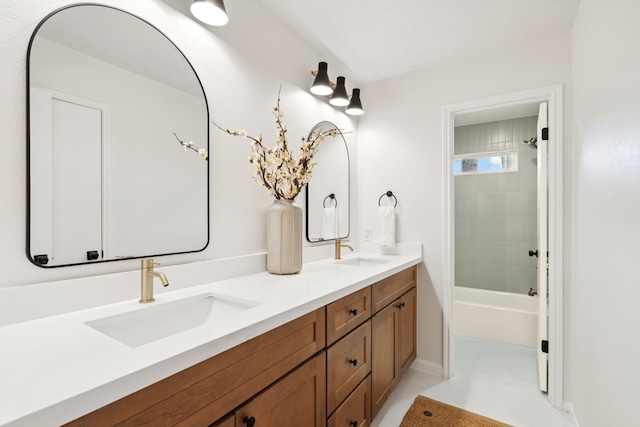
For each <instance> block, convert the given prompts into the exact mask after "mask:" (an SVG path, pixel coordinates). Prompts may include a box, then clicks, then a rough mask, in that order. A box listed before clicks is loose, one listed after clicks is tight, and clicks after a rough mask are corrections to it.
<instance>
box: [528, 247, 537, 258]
mask: <svg viewBox="0 0 640 427" xmlns="http://www.w3.org/2000/svg"><path fill="white" fill-rule="evenodd" d="M534 255H535V256H536V258H538V250H537V249H536V251H535V252H534V251H532V250H531V249H529V256H534Z"/></svg>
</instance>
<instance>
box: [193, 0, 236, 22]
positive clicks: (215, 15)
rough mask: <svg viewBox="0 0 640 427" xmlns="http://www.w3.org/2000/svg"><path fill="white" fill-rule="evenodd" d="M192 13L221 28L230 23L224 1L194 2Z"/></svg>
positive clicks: (196, 0)
mask: <svg viewBox="0 0 640 427" xmlns="http://www.w3.org/2000/svg"><path fill="white" fill-rule="evenodd" d="M191 13H192V14H193V16H195V17H196V18H197V19H198V20H199V21H202V22H204V23H205V24H209V25H215V26H221V25H224V24H226V23H227V22H229V17H228V16H227V10H226V8H225V7H224V0H193V3H191Z"/></svg>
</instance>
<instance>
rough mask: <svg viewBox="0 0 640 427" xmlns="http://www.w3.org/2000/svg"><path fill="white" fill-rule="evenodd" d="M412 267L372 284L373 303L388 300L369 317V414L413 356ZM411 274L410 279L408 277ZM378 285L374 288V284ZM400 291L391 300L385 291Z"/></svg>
mask: <svg viewBox="0 0 640 427" xmlns="http://www.w3.org/2000/svg"><path fill="white" fill-rule="evenodd" d="M415 274H416V269H415V267H413V268H410V269H408V270H405V271H403V272H400V273H398V274H397V275H394V276H391V277H389V278H388V279H385V280H383V281H381V282H379V283H377V284H374V285H372V295H373V301H374V306H376V296H377V297H378V298H377V301H378V302H380V301H386V302H388V304H387V305H386V306H385V307H384V308H380V310H379V311H378V312H377V313H376V314H375V315H374V316H373V317H372V318H371V331H372V336H373V338H372V348H371V363H372V364H371V398H372V405H371V406H372V415H373V417H375V416H376V414H377V413H378V412H379V411H380V408H381V407H382V405H383V404H384V402H385V401H386V400H387V398H388V397H389V395H390V394H391V392H392V391H393V389H394V388H395V386H396V385H397V384H398V381H399V378H400V376H401V375H402V374H403V373H404V371H405V370H407V369H408V368H409V366H410V365H411V363H412V362H413V360H415V358H416V302H417V300H416V297H417V292H416V288H415V283H416V282H415V277H416V276H415ZM411 278H412V280H411ZM380 284H381V285H382V286H381V288H379V289H376V287H377V286H378V285H380ZM399 290H402V291H404V293H403V294H401V295H400V296H398V297H397V298H395V299H393V300H391V299H389V297H388V295H397V294H398V291H399Z"/></svg>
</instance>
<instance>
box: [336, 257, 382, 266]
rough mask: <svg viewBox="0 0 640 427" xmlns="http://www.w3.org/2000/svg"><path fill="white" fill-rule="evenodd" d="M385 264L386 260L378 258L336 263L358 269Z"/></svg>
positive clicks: (347, 260)
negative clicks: (353, 266)
mask: <svg viewBox="0 0 640 427" xmlns="http://www.w3.org/2000/svg"><path fill="white" fill-rule="evenodd" d="M386 262H389V261H388V260H386V259H378V258H350V259H345V260H342V261H339V262H338V263H339V264H343V265H355V266H358V267H375V266H378V265H380V264H384V263H386Z"/></svg>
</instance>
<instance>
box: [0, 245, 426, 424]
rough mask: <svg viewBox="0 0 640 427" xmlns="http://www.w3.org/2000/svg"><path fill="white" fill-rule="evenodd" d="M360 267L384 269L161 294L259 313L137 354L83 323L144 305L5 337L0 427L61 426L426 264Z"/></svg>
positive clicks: (251, 279)
mask: <svg viewBox="0 0 640 427" xmlns="http://www.w3.org/2000/svg"><path fill="white" fill-rule="evenodd" d="M358 257H360V258H376V259H385V260H386V262H384V263H380V264H376V265H367V266H353V265H346V264H341V263H340V262H339V261H335V260H333V259H330V260H323V261H317V262H312V263H308V264H304V266H303V269H302V271H301V272H300V273H298V274H295V275H290V276H278V275H272V274H269V273H259V274H252V275H249V276H243V277H238V278H234V279H229V280H223V281H219V282H214V283H209V284H205V285H199V286H193V287H190V288H185V289H180V290H176V291H174V292H166V293H161V294H156V301H155V302H154V303H152V305H158V304H163V303H167V302H170V301H174V300H179V299H182V298H185V297H189V296H195V295H200V294H204V293H209V292H211V293H213V294H219V295H223V296H228V297H231V298H237V299H240V300H249V301H252V302H255V303H257V304H258V305H256V306H255V307H252V308H250V309H248V310H245V311H243V312H240V313H237V314H233V315H230V316H229V317H228V319H226V320H225V321H224V322H217V321H213V320H207V321H205V322H204V323H203V324H202V325H200V326H198V327H195V328H192V329H189V330H186V331H184V332H181V333H178V334H175V335H172V336H168V337H166V338H162V339H159V340H157V341H153V342H150V343H148V344H145V345H142V346H139V347H135V348H132V347H129V346H127V345H126V344H123V343H121V342H119V341H117V340H115V339H113V338H110V337H108V336H106V335H104V334H102V333H100V332H98V331H96V330H95V329H93V328H91V327H89V326H87V325H86V324H85V322H88V321H91V320H95V319H100V318H103V317H107V316H111V315H115V314H119V313H123V312H128V311H133V310H140V309H144V308H146V307H149V306H150V304H139V303H138V299H134V300H128V301H124V302H119V303H114V304H109V305H105V306H101V307H96V308H90V309H85V310H81V311H74V312H71V313H65V314H60V315H56V316H51V317H45V318H41V319H36V320H32V321H27V322H22V323H17V324H13V325H8V326H3V327H0V347H1V348H2V350H1V351H0V426H4V425H11V426H33V425H38V426H45V425H61V424H64V423H66V422H69V421H71V420H74V419H76V418H78V417H80V416H82V415H84V414H86V413H89V412H91V411H93V410H95V409H98V408H100V407H102V406H104V405H106V404H108V403H111V402H113V401H115V400H117V399H120V398H122V397H124V396H126V395H129V394H131V393H133V392H135V391H137V390H140V389H142V388H144V387H146V386H148V385H150V384H153V383H155V382H157V381H159V380H161V379H163V378H166V377H168V376H170V375H173V374H175V373H177V372H179V371H182V370H184V369H186V368H188V367H190V366H193V365H195V364H197V363H199V362H201V361H203V360H206V359H208V358H210V357H212V356H215V355H216V354H219V353H222V352H224V351H225V350H228V349H229V348H231V347H234V346H236V345H238V344H241V343H243V342H245V341H247V340H249V339H251V338H254V337H256V336H258V335H260V334H263V333H265V332H267V331H269V330H271V329H274V328H276V327H278V326H280V325H282V324H285V323H287V322H289V321H291V320H293V319H296V318H298V317H300V316H301V315H303V314H306V313H308V312H310V311H312V310H315V309H317V308H320V307H322V306H324V305H326V304H329V303H331V302H333V301H335V300H337V299H339V298H342V297H344V296H346V295H349V294H350V293H352V292H355V291H357V290H359V289H362V288H364V287H366V286H368V285H371V284H373V283H375V282H377V281H379V280H381V279H384V278H386V277H389V276H391V275H393V274H395V273H397V272H399V271H402V270H404V269H406V268H408V267H410V266H412V265H416V264H418V263H419V262H421V260H422V256H421V254H420V253H419V251H418V253H416V254H413V255H381V254H368V253H358V254H353V255H348V256H344V260H345V261H346V260H348V259H350V258H358ZM169 279H171V278H169Z"/></svg>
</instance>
